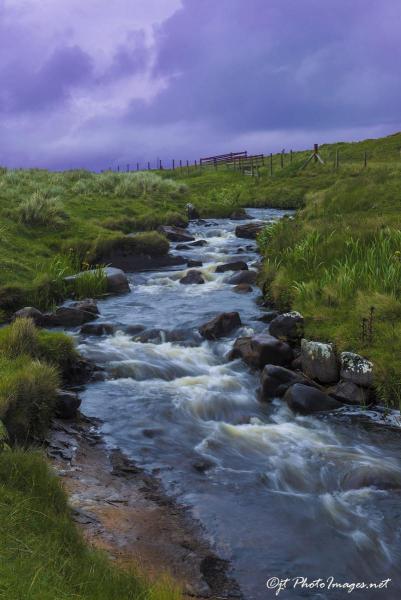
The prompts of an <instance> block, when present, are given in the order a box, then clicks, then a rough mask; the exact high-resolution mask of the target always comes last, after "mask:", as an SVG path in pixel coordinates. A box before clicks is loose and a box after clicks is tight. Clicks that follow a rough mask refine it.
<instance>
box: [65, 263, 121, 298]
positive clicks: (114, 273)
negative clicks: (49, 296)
mask: <svg viewBox="0 0 401 600" xmlns="http://www.w3.org/2000/svg"><path fill="white" fill-rule="evenodd" d="M103 271H104V274H105V277H106V291H107V293H109V294H125V293H126V292H129V283H128V279H127V276H126V274H125V273H124V271H122V270H121V269H117V268H116V267H105V268H104V269H103ZM95 273H96V271H95V270H89V271H82V272H81V273H77V274H76V275H70V276H69V277H65V278H64V281H65V282H66V283H67V284H71V285H73V284H74V282H75V281H76V279H78V278H79V277H84V276H88V274H95Z"/></svg>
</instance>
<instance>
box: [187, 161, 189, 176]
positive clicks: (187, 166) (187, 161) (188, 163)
mask: <svg viewBox="0 0 401 600" xmlns="http://www.w3.org/2000/svg"><path fill="white" fill-rule="evenodd" d="M187 175H189V160H187Z"/></svg>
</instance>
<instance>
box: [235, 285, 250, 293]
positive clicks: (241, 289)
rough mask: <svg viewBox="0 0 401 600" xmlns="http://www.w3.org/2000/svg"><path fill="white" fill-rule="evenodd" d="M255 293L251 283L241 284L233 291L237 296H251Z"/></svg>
mask: <svg viewBox="0 0 401 600" xmlns="http://www.w3.org/2000/svg"><path fill="white" fill-rule="evenodd" d="M252 291H253V287H252V286H251V285H249V283H239V284H238V285H236V286H235V287H234V289H233V292H235V293H236V294H250V293H251V292H252Z"/></svg>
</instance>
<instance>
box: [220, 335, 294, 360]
mask: <svg viewBox="0 0 401 600" xmlns="http://www.w3.org/2000/svg"><path fill="white" fill-rule="evenodd" d="M292 357H293V352H292V350H291V348H290V346H289V345H288V344H286V343H285V342H282V341H280V340H278V339H277V338H275V337H273V336H272V335H269V334H266V333H260V334H257V335H253V336H251V337H241V338H238V339H237V340H236V341H235V343H234V346H233V349H232V350H231V352H230V355H229V358H230V360H233V359H235V358H242V360H243V361H244V362H246V364H248V365H249V366H251V367H254V368H256V369H263V367H264V366H265V365H267V364H272V365H280V366H285V365H288V364H289V363H290V362H291V360H292Z"/></svg>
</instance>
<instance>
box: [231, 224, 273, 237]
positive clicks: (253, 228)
mask: <svg viewBox="0 0 401 600" xmlns="http://www.w3.org/2000/svg"><path fill="white" fill-rule="evenodd" d="M265 226H266V223H264V222H263V221H252V223H245V224H244V225H238V226H237V227H236V228H235V235H236V236H237V237H239V238H247V239H256V236H257V235H258V234H259V233H260V232H261V231H262V230H263V229H264V228H265Z"/></svg>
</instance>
